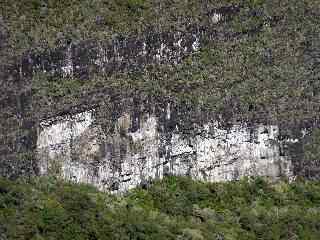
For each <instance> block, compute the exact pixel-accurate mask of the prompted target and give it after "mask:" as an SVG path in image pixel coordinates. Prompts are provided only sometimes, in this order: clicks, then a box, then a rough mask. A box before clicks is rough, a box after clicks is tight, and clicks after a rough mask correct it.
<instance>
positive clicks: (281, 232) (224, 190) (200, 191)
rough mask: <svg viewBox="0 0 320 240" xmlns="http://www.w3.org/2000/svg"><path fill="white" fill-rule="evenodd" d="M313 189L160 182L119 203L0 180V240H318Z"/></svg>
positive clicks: (256, 182) (73, 188) (319, 215)
mask: <svg viewBox="0 0 320 240" xmlns="http://www.w3.org/2000/svg"><path fill="white" fill-rule="evenodd" d="M319 194H320V185H319V183H317V182H314V183H312V182H296V183H292V184H288V183H286V182H279V183H277V184H270V183H267V182H266V181H264V180H262V179H243V180H241V181H239V182H229V183H221V184H208V183H201V182H195V181H192V180H191V179H188V178H181V177H179V178H176V177H168V178H165V179H164V180H163V181H156V182H154V183H153V184H152V185H149V186H145V187H144V188H137V189H134V190H132V191H130V192H129V193H127V194H126V195H124V196H111V195H107V194H105V193H101V192H98V191H97V190H96V189H94V188H92V187H89V186H85V185H73V184H69V183H63V182H61V181H56V180H54V179H34V180H31V182H30V183H28V184H26V183H23V182H10V181H7V180H1V181H0V223H1V224H0V238H1V239H3V240H6V239H10V240H13V239H21V240H22V239H74V240H78V239H114V240H117V239H121V240H123V239H140V240H142V239H153V240H155V239H189V240H204V239H206V240H209V239H214V240H218V239H225V240H233V239H234V240H236V239H237V240H240V239H243V240H251V239H252V240H253V239H264V240H266V239H284V240H287V239H300V240H302V239H306V240H307V239H308V240H313V239H314V240H317V239H319V236H320V226H319V223H320V209H319V205H320V195H319Z"/></svg>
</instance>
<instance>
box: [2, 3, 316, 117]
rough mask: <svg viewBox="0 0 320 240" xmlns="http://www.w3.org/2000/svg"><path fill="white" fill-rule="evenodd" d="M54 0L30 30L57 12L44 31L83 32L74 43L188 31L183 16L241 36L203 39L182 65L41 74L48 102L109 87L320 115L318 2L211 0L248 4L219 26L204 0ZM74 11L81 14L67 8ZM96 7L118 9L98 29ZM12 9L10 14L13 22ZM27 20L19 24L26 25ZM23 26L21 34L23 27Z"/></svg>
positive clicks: (212, 104) (217, 105)
mask: <svg viewBox="0 0 320 240" xmlns="http://www.w3.org/2000/svg"><path fill="white" fill-rule="evenodd" d="M13 2H14V1H13ZM22 2H24V1H21V4H22ZM28 2H30V1H28ZM53 2H55V4H58V3H59V4H60V5H59V4H58V5H54V4H53V3H51V1H48V4H47V5H48V8H49V9H51V10H49V12H52V14H51V15H50V14H49V15H48V17H47V18H48V19H47V18H45V20H43V19H42V18H39V19H38V18H36V19H38V20H37V21H38V22H37V21H36V20H35V19H34V18H33V17H32V16H33V15H32V16H31V15H30V16H29V15H28V16H29V17H28V18H30V19H31V20H30V22H31V23H34V24H35V26H33V27H31V28H32V29H38V28H39V26H41V24H44V26H45V27H44V28H45V29H50V28H53V26H52V24H53V23H54V22H55V20H52V19H51V18H54V19H55V18H57V19H60V20H61V23H57V24H56V25H57V26H56V27H55V28H54V29H56V30H54V31H53V30H52V31H50V32H49V33H45V32H44V33H43V36H42V37H43V38H45V39H47V40H48V39H49V38H50V36H51V35H52V34H57V32H61V33H63V35H66V34H69V33H70V34H71V33H72V32H73V31H76V32H78V33H79V34H80V35H81V34H82V35H83V36H80V35H79V36H78V35H77V34H75V36H74V37H70V39H71V40H72V41H75V42H76V41H79V40H83V39H98V40H105V39H110V38H111V37H112V36H115V35H114V34H123V35H124V36H126V35H128V34H129V35H130V34H139V33H141V32H143V31H144V30H146V29H148V27H150V26H152V27H153V28H154V29H156V30H157V31H165V30H170V31H178V30H182V31H184V30H185V29H184V28H185V24H184V23H185V22H184V21H187V22H188V21H191V22H193V23H196V24H197V25H198V26H206V27H208V28H214V29H216V30H217V31H218V32H221V33H224V34H227V33H232V34H239V35H238V37H236V38H230V39H227V40H226V39H224V38H222V39H218V38H217V39H214V40H208V41H205V43H204V44H203V46H202V48H201V50H200V51H199V52H197V53H194V54H192V55H191V56H189V57H188V58H186V59H184V61H183V62H182V63H181V64H178V65H176V66H168V65H165V64H163V65H161V66H159V65H151V66H147V67H146V68H145V70H144V71H142V72H122V73H116V74H114V75H112V76H105V75H104V74H102V73H97V72H94V71H93V72H90V74H89V76H90V80H89V81H83V80H80V79H71V80H70V79H64V78H63V79H54V78H53V77H52V76H50V74H48V73H46V74H43V73H39V75H37V74H36V75H35V76H34V81H33V89H34V92H35V95H37V96H39V98H42V100H43V101H45V103H44V104H46V103H47V102H58V101H60V100H59V99H68V98H71V99H72V101H77V100H76V97H74V98H75V99H73V98H72V96H77V95H79V93H83V92H90V91H94V90H95V89H101V88H103V87H109V88H110V87H111V88H114V89H115V90H116V91H119V92H121V91H125V92H127V91H132V92H133V93H137V92H139V93H140V94H146V95H152V96H155V95H156V96H167V97H168V96H169V97H170V98H171V99H174V100H176V101H177V102H185V103H190V104H200V105H201V106H202V107H203V108H204V109H208V111H214V112H218V113H219V111H224V109H232V114H233V115H238V116H237V118H240V119H241V118H242V119H250V118H253V119H254V118H257V117H259V118H263V119H264V120H266V121H267V120H268V121H271V122H278V123H279V122H280V123H282V122H290V121H292V119H295V121H297V122H299V121H300V120H306V119H307V120H309V119H314V118H317V115H318V114H317V109H318V108H319V102H320V95H319V94H320V85H319V81H318V79H319V77H320V71H319V68H318V67H317V66H318V55H319V52H320V48H319V47H320V46H319V42H320V15H319V14H318V12H320V9H319V8H320V7H319V6H320V5H319V4H318V1H311V0H305V1H301V0H294V1H292V0H290V1H289V0H287V1H277V0H272V1H241V2H240V3H239V1H212V3H210V4H209V5H208V6H211V8H215V7H216V8H218V7H221V6H230V5H231V4H235V3H236V2H238V4H240V5H241V6H242V7H241V11H240V13H237V14H235V16H234V17H233V18H231V19H230V21H226V22H221V23H219V24H218V25H212V23H210V22H208V18H207V17H206V15H205V13H206V12H207V11H208V9H204V6H206V5H205V4H204V3H203V2H202V1H161V3H160V2H157V1H151V0H150V1H148V0H145V1H141V0H139V1H137V0H135V1H129V0H127V1H107V2H108V3H107V2H105V1H90V4H91V5H92V6H91V5H90V7H89V6H87V4H89V3H88V2H87V1H82V3H81V4H79V3H78V2H77V1H74V2H73V4H70V3H69V4H67V2H69V1H63V2H60V1H53ZM169 2H170V3H169ZM12 4H13V3H12ZM17 4H18V5H19V4H20V2H19V3H15V5H17ZM27 5H28V4H26V6H27ZM88 8H90V9H94V10H93V11H92V13H90V11H84V9H88ZM10 9H11V10H10V11H13V10H12V9H19V14H20V15H21V13H20V12H21V11H23V9H24V8H21V9H22V10H21V9H20V8H18V7H17V6H16V7H12V6H11V7H10ZM57 9H61V10H60V11H58V10H57ZM62 9H65V10H62ZM81 9H82V10H81ZM10 11H9V10H8V12H10ZM17 11H18V10H17ZM69 11H74V12H76V13H74V14H71V15H70V14H67V13H69ZM26 12H27V13H29V14H30V12H29V11H26ZM98 13H101V14H104V15H103V19H108V17H111V16H114V17H115V18H116V20H114V21H109V20H105V21H104V24H103V26H104V27H102V28H101V29H100V30H101V31H100V30H99V28H100V27H101V26H100V25H97V26H96V25H95V24H94V22H95V20H94V19H95V17H97V16H100V15H99V14H98ZM64 14H65V15H64ZM84 14H87V15H88V16H87V15H84ZM60 15H61V16H60ZM83 15H84V16H83ZM9 16H11V15H8V16H7V17H8V18H9V20H8V21H10V22H15V21H14V20H10V19H11V17H9ZM12 16H13V15H12ZM76 16H82V17H76ZM64 18H68V19H64ZM69 18H70V19H69ZM12 19H13V18H12ZM79 19H83V21H82V20H81V21H80V20H79ZM68 22H70V24H71V25H73V26H74V27H72V28H71V29H72V31H71V30H70V31H68V30H65V29H64V27H65V26H67V25H68V24H67V23H68ZM80 23H81V24H80ZM21 24H22V23H21V22H19V24H18V23H16V25H14V26H24V24H22V25H21ZM66 24H67V25H66ZM82 24H83V27H82ZM93 26H95V27H93ZM106 26H108V27H109V28H108V29H109V30H106ZM160 26H161V27H160ZM13 29H15V27H14V28H13ZM17 29H18V32H19V33H22V32H23V31H21V29H19V28H17ZM12 31H13V32H14V30H12ZM31 32H32V31H31ZM31 32H28V31H27V32H26V31H24V33H30V34H31ZM99 34H100V35H99ZM101 34H102V35H101ZM58 35H59V34H58ZM98 35H99V36H98ZM12 36H15V34H13V35H12ZM68 38H69V37H68ZM21 39H23V38H21ZM30 39H33V40H32V42H33V43H35V44H36V43H37V40H36V38H34V37H32V36H31V37H30ZM52 39H53V40H52V42H53V43H54V44H53V46H56V45H55V44H57V41H58V39H57V38H56V37H55V36H52ZM47 40H46V42H50V41H51V40H50V41H49V40H48V41H47ZM58 42H59V41H58ZM36 45H37V44H36ZM24 46H27V45H24ZM39 102H41V101H39ZM257 112H258V113H259V114H258V115H257V114H256V113H257Z"/></svg>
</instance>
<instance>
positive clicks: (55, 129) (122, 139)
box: [37, 105, 293, 192]
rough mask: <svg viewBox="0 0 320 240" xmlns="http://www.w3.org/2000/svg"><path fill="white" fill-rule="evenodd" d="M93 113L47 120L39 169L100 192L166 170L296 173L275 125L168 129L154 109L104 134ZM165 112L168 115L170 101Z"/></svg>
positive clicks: (218, 176)
mask: <svg viewBox="0 0 320 240" xmlns="http://www.w3.org/2000/svg"><path fill="white" fill-rule="evenodd" d="M96 115H97V114H96V111H95V110H90V111H86V112H82V113H78V114H75V115H73V116H64V117H59V118H54V119H50V120H47V121H43V122H42V123H41V127H40V129H39V133H38V142H37V153H38V159H39V164H40V166H39V167H40V172H41V174H45V175H46V174H55V175H57V176H60V177H63V178H64V179H68V180H72V181H76V182H83V183H90V184H94V185H95V186H97V187H98V188H99V189H101V190H106V191H120V192H121V191H125V190H128V189H130V188H133V187H135V186H137V185H139V184H146V183H148V182H149V181H150V180H151V179H155V178H162V177H163V176H164V175H168V174H174V175H188V176H192V177H193V178H195V179H200V180H205V181H227V180H234V179H239V178H240V177H242V176H269V177H271V178H273V179H276V178H279V177H281V176H287V177H289V178H291V177H292V175H293V172H292V164H291V161H290V159H289V157H287V156H284V155H283V154H282V153H281V149H280V148H281V145H282V144H283V143H282V142H280V141H279V140H278V136H279V128H278V127H277V126H265V125H258V126H256V127H254V128H252V127H250V128H249V127H247V126H245V125H243V126H240V125H234V126H232V127H230V128H228V129H223V128H222V127H220V126H219V124H218V122H213V123H207V124H203V125H194V126H193V128H192V129H191V133H192V134H183V133H182V132H181V131H179V129H178V126H175V127H173V128H172V129H171V130H170V131H167V132H164V131H162V130H161V129H162V128H163V126H162V125H163V122H162V121H160V120H159V117H156V115H154V114H152V113H145V114H143V115H141V116H139V123H140V124H139V127H138V128H133V127H132V123H133V122H134V121H133V118H135V116H133V115H132V114H129V113H123V114H122V115H121V116H120V117H118V118H117V119H116V120H115V122H114V123H112V124H113V132H112V133H111V132H110V133H106V131H105V130H103V128H102V126H101V125H100V124H99V123H98V122H97V121H96ZM165 118H166V120H167V121H169V120H170V118H171V114H170V106H169V105H168V107H167V109H166V112H165Z"/></svg>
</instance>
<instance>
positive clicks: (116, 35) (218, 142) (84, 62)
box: [0, 1, 320, 191]
mask: <svg viewBox="0 0 320 240" xmlns="http://www.w3.org/2000/svg"><path fill="white" fill-rule="evenodd" d="M150 2H152V3H154V4H155V1H154V2H153V1H150ZM253 2H254V3H253ZM253 2H252V1H247V2H244V3H243V4H233V5H232V4H225V5H224V6H219V7H218V6H214V5H213V4H210V3H202V2H201V3H199V4H198V3H197V4H198V5H199V6H198V5H197V4H196V5H197V6H198V7H199V9H197V10H194V11H195V13H192V14H193V15H192V16H193V17H195V18H191V19H190V18H189V17H187V16H184V17H183V18H181V19H180V18H178V19H175V20H172V21H173V22H170V21H171V20H170V21H169V20H168V21H169V22H170V24H173V23H175V24H173V25H172V26H173V27H170V26H171V25H170V24H169V23H168V26H167V25H166V26H165V27H163V28H160V26H159V25H157V24H159V23H157V24H153V25H152V24H150V26H148V27H144V28H143V29H142V30H141V32H137V31H136V32H130V33H125V32H123V31H122V32H121V31H120V30H119V32H117V31H113V32H112V31H111V32H110V31H109V30H105V32H104V31H102V32H104V33H105V34H107V33H108V34H107V37H104V38H103V39H100V38H99V39H98V38H97V39H94V38H91V39H89V40H88V39H84V40H74V39H64V40H61V39H60V38H59V39H57V42H56V45H55V46H54V47H51V46H49V45H48V46H45V47H43V48H40V50H39V49H38V47H39V45H36V46H37V47H34V48H31V49H30V48H29V50H28V51H24V53H23V54H22V55H20V56H18V55H14V54H13V55H14V56H12V53H11V52H10V51H11V50H12V49H11V48H12V44H11V45H10V41H11V40H12V39H11V38H12V36H11V38H10V34H9V35H8V34H7V30H6V27H5V24H6V23H5V22H3V23H2V22H1V21H0V27H1V26H2V25H3V26H4V27H2V28H0V33H1V34H0V37H1V38H2V39H4V40H3V41H2V42H3V44H1V45H0V50H1V58H2V59H5V60H6V63H5V64H4V63H2V64H1V69H2V71H1V85H2V89H1V93H2V95H3V97H2V98H1V101H0V103H1V117H0V120H1V126H0V127H1V135H0V137H1V138H0V140H1V148H0V150H1V152H0V156H1V158H0V164H1V165H0V173H1V175H3V176H6V177H12V178H15V177H18V176H30V175H37V174H53V175H57V176H61V177H63V178H66V179H69V180H74V181H78V182H87V183H92V184H94V185H96V186H98V187H99V188H101V189H103V190H111V191H124V190H127V189H129V188H131V187H133V186H136V185H138V184H147V183H148V182H149V181H150V180H151V179H153V178H161V177H162V176H164V175H167V174H175V175H190V176H192V177H194V178H197V179H201V180H206V181H224V180H231V179H239V178H240V177H242V176H256V175H261V176H269V177H271V178H273V179H276V178H279V177H282V176H285V177H289V178H290V179H294V178H295V177H296V176H304V177H309V178H317V177H318V176H319V169H318V165H319V164H318V163H319V161H318V160H319V155H318V150H317V147H316V146H317V141H318V139H319V137H318V135H317V134H315V132H317V131H316V130H317V128H318V126H319V114H318V110H319V101H318V100H319V97H320V95H319V91H318V90H319V89H320V88H319V81H317V80H318V77H319V71H318V68H317V66H318V63H319V58H318V54H319V46H318V45H317V41H316V40H317V39H318V38H319V36H320V35H319V36H318V35H317V33H318V32H320V30H319V29H318V28H319V26H320V24H317V23H318V21H319V22H320V20H319V17H318V16H317V15H316V14H315V13H316V9H315V7H314V6H317V5H315V4H313V3H311V2H308V3H303V4H302V5H301V8H299V9H291V8H289V7H287V6H282V7H281V8H279V9H277V10H272V11H271V10H270V9H269V7H270V6H273V4H276V3H272V4H271V3H261V4H258V3H256V2H255V1H253ZM130 4H132V3H130ZM130 4H129V6H131V5H130ZM268 4H271V5H270V6H269V5H268ZM160 5H161V4H160ZM205 6H207V7H208V8H206V7H205ZM184 7H185V6H184ZM159 9H160V10H161V7H159ZM153 10H154V9H153ZM160 10H159V11H160ZM162 10H163V9H162ZM170 11H171V10H170ZM170 11H169V12H170ZM197 11H198V12H197ZM303 11H306V12H308V14H306V12H303ZM170 13H171V12H170ZM139 14H140V13H139ZM158 14H159V13H158ZM304 14H306V15H304ZM160 15H161V14H160ZM196 16H198V17H199V19H198V18H197V17H196ZM158 17H159V16H158ZM159 19H160V18H159ZM98 20H99V19H96V21H98ZM100 20H101V19H100ZM300 20H303V23H304V24H305V25H304V28H298V29H297V24H298V23H299V21H300ZM101 21H102V20H101ZM159 21H160V20H159ZM98 22H99V21H98ZM155 22H156V21H155ZM1 24H2V25H1ZM21 24H22V23H21ZM95 24H98V25H99V24H100V23H95ZM139 24H141V23H139ZM99 26H100V25H99ZM100 30H101V29H100ZM100 30H99V31H100ZM136 30H137V29H136ZM311 30H312V31H311ZM9 32H10V31H9ZM111 33H112V34H111ZM11 35H13V36H15V35H14V34H13V32H12V34H11ZM289 35H290V36H292V38H288V39H286V38H287V37H286V36H289ZM10 39H11V40H10ZM34 41H36V40H34ZM34 44H36V43H34ZM37 44H38V43H37ZM39 44H40V43H39ZM289 45H290V46H289ZM10 49H11V50H10Z"/></svg>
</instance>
